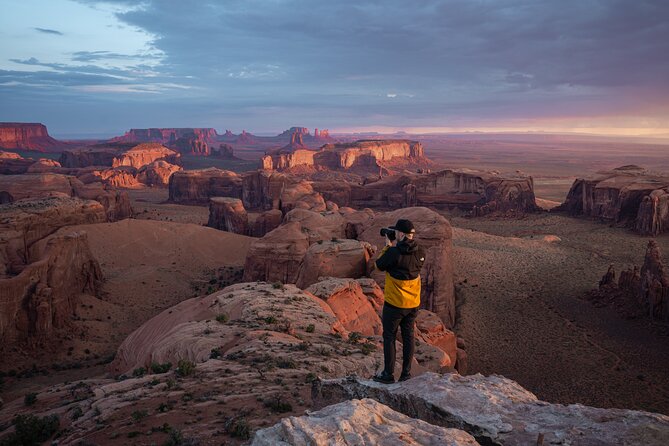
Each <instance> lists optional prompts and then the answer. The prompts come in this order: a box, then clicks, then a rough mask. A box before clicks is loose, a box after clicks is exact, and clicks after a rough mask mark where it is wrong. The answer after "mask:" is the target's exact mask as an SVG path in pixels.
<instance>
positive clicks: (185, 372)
mask: <svg viewBox="0 0 669 446" xmlns="http://www.w3.org/2000/svg"><path fill="white" fill-rule="evenodd" d="M194 372H195V364H194V363H193V362H192V361H189V360H187V359H180V360H179V362H178V364H177V369H176V374H177V375H178V376H181V377H184V376H190V375H192V374H193V373H194Z"/></svg>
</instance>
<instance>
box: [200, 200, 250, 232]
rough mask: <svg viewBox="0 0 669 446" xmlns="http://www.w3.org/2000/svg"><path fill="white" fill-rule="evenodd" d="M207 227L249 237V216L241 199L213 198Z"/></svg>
mask: <svg viewBox="0 0 669 446" xmlns="http://www.w3.org/2000/svg"><path fill="white" fill-rule="evenodd" d="M207 226H209V227H210V228H214V229H220V230H221V231H227V232H234V233H235V234H242V235H249V232H250V230H249V216H248V214H247V212H246V209H244V204H243V203H242V200H240V199H239V198H231V197H212V198H211V199H210V200H209V221H208V222H207Z"/></svg>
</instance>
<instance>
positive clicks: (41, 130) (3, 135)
mask: <svg viewBox="0 0 669 446" xmlns="http://www.w3.org/2000/svg"><path fill="white" fill-rule="evenodd" d="M65 146H67V144H65V143H63V142H60V141H57V140H55V139H53V138H52V137H51V136H49V132H48V131H47V129H46V126H45V125H44V124H36V123H23V122H0V149H23V150H36V151H39V152H53V151H58V150H60V149H62V148H63V147H65Z"/></svg>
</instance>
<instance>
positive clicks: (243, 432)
mask: <svg viewBox="0 0 669 446" xmlns="http://www.w3.org/2000/svg"><path fill="white" fill-rule="evenodd" d="M225 433H227V434H228V435H230V436H231V437H233V438H239V439H240V440H248V439H249V438H251V426H249V423H248V422H247V421H246V418H232V419H230V420H228V422H227V423H226V424H225Z"/></svg>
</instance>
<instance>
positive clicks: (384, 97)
mask: <svg viewBox="0 0 669 446" xmlns="http://www.w3.org/2000/svg"><path fill="white" fill-rule="evenodd" d="M80 2H81V3H84V4H88V5H91V6H95V5H96V4H98V3H105V4H109V3H112V4H116V6H117V11H119V12H118V13H117V14H116V17H117V18H118V19H119V20H120V21H121V22H122V23H123V24H124V25H125V26H128V27H132V28H138V29H142V30H144V31H145V32H146V33H147V34H149V35H151V36H154V40H153V41H152V42H151V44H152V46H153V47H154V48H155V51H154V50H152V51H151V52H149V53H147V54H121V53H115V52H110V51H106V50H105V48H100V49H99V50H98V51H77V50H76V49H73V50H72V52H71V53H70V57H71V61H69V62H67V63H65V62H63V63H58V64H53V63H49V64H47V63H42V62H40V61H36V60H34V59H31V58H30V56H31V55H30V54H26V55H24V56H23V57H24V58H23V59H21V60H20V61H18V62H17V63H22V64H25V65H32V66H33V67H43V68H44V69H45V70H52V71H57V72H59V73H61V77H58V76H56V79H54V77H49V76H47V75H46V74H39V75H35V76H37V77H38V78H39V79H32V78H28V79H24V78H23V76H24V75H20V74H17V75H16V76H15V77H14V78H12V79H9V80H7V82H37V83H39V82H62V83H63V85H68V86H72V85H75V86H76V85H78V86H80V87H81V86H85V87H86V88H84V89H82V88H78V90H77V91H78V92H79V93H83V92H86V93H88V94H91V95H94V94H107V93H109V92H110V91H126V92H132V93H137V91H140V92H141V91H143V90H142V89H141V88H139V87H138V86H139V85H142V84H144V83H146V84H147V85H154V87H148V88H147V90H148V91H151V93H150V94H151V95H155V96H158V95H156V94H155V93H153V92H154V91H159V92H160V96H164V97H170V98H171V97H172V96H170V95H171V94H175V95H179V94H180V93H181V92H185V91H188V93H189V94H190V95H192V96H184V95H180V96H179V99H180V100H181V101H183V102H181V103H180V105H183V106H186V105H193V106H194V107H195V104H202V103H203V101H205V99H203V97H206V98H208V99H209V100H211V104H209V105H210V106H214V107H217V109H220V110H224V111H221V112H220V113H221V116H228V117H229V116H234V112H233V111H231V110H232V109H233V108H234V109H235V111H237V112H238V113H239V116H247V117H248V119H253V118H252V117H253V116H254V115H253V113H256V115H255V116H256V118H257V119H258V120H259V121H258V122H257V123H253V122H251V123H249V125H248V127H251V126H256V125H257V126H259V127H263V125H265V124H267V125H269V123H273V122H275V119H278V118H276V117H272V118H269V116H270V115H271V116H275V115H276V112H272V113H270V112H267V113H265V110H270V109H271V110H276V109H277V108H280V109H281V110H282V112H281V114H280V115H281V117H282V118H283V119H285V120H286V121H290V122H297V121H298V120H299V119H305V120H306V121H305V122H304V125H310V123H315V124H317V123H316V122H314V121H315V120H317V119H324V120H327V121H326V122H324V123H322V124H323V125H328V126H331V127H335V126H338V125H345V124H344V123H351V122H353V123H356V122H357V123H359V122H360V121H361V120H367V121H368V124H369V125H373V124H376V123H384V124H392V123H404V122H410V121H420V122H421V123H422V124H424V125H443V124H444V123H445V121H448V122H451V121H453V120H457V119H466V120H470V121H475V120H477V119H479V120H494V119H498V120H504V119H517V118H529V117H531V118H534V117H546V118H552V117H561V116H581V115H582V116H595V115H606V114H611V113H612V112H615V113H628V114H629V113H633V114H640V113H641V114H642V113H646V112H648V113H652V110H654V109H657V108H658V107H659V106H660V105H662V104H666V103H667V101H668V100H669V87H668V86H667V83H666V79H668V78H669V58H667V57H666V55H667V54H669V21H668V20H667V17H669V2H666V1H663V0H637V1H634V2H630V1H626V0H564V1H561V2H555V1H548V0H546V1H527V0H494V1H492V0H433V1H430V0H416V1H414V2H411V3H410V4H408V3H407V2H406V1H403V0H383V1H381V0H373V1H368V2H359V1H357V0H339V1H337V2H326V1H313V0H273V1H267V0H229V1H225V2H201V1H195V0H161V1H158V0H141V1H139V0H137V1H133V0H122V1H121V0H116V1H114V0H111V1H110V0H105V2H97V1H93V0H80ZM15 61H16V60H15ZM115 61H117V62H120V61H124V62H126V63H127V67H124V68H122V69H110V68H109V66H110V65H113V63H114V62H115ZM76 63H79V64H82V66H75V64H76ZM91 76H92V77H91ZM111 78H113V79H114V80H113V81H106V80H105V79H111ZM0 79H1V76H0ZM57 79H60V81H58V80H57ZM171 83H173V84H175V85H182V86H188V87H191V88H190V90H185V89H181V88H168V87H165V88H163V87H157V86H158V85H161V84H163V85H169V84H171ZM95 85H97V86H103V87H95V88H93V87H91V86H95ZM117 85H118V87H117ZM110 86H111V87H110ZM389 98H392V99H394V100H392V101H389V100H388V99H389ZM409 99H410V100H409ZM216 104H219V105H216ZM220 104H225V105H224V106H223V105H220ZM221 107H223V108H221ZM194 110H196V111H194V112H193V113H195V114H197V113H198V112H197V110H198V108H197V107H195V108H194ZM209 110H211V109H210V108H206V107H203V108H202V112H200V113H201V115H199V116H201V118H202V119H203V120H206V119H209V117H208V115H207V113H208V112H209ZM346 125H348V124H346Z"/></svg>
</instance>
